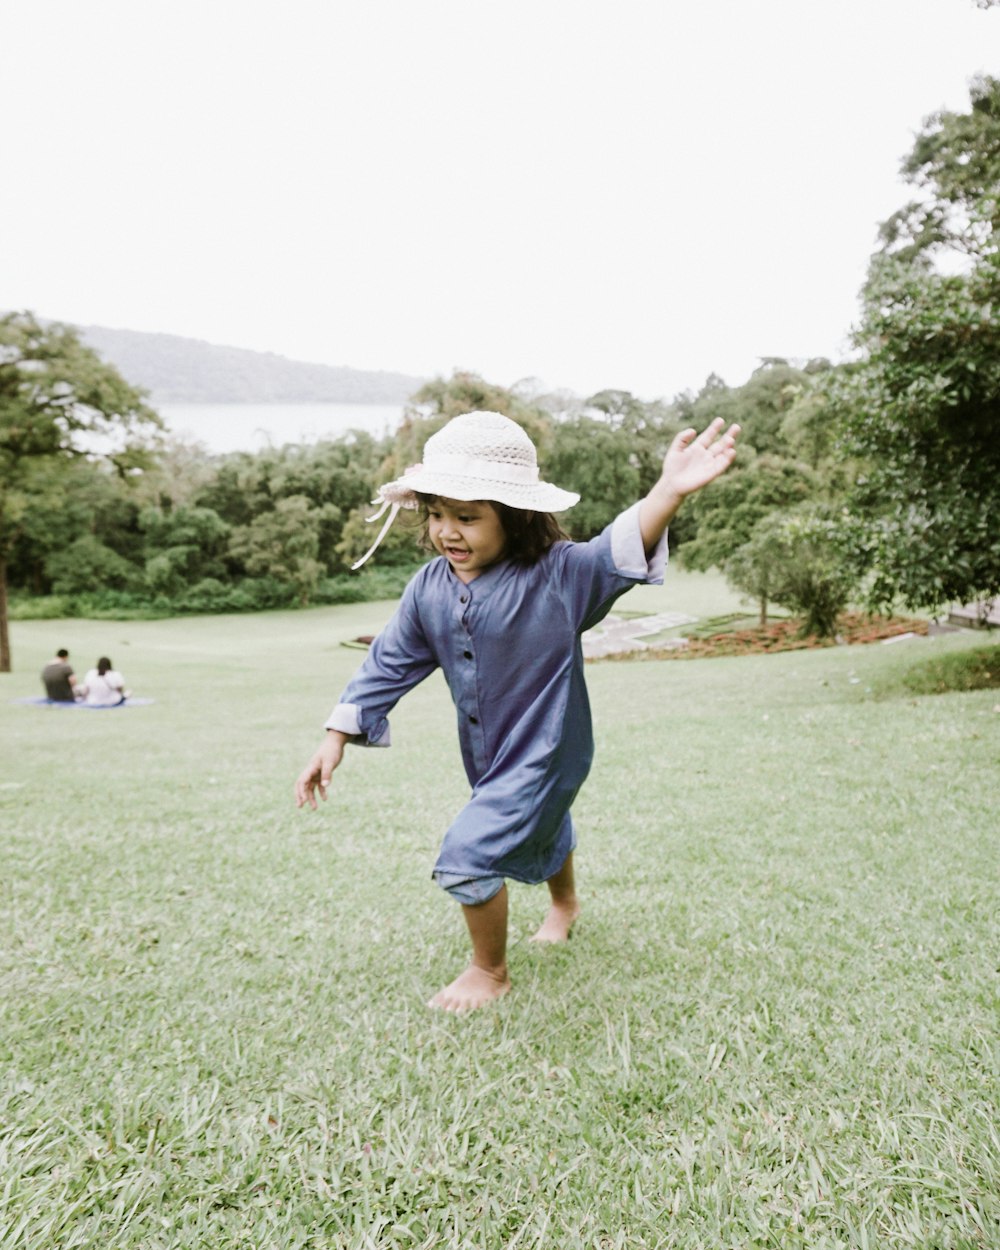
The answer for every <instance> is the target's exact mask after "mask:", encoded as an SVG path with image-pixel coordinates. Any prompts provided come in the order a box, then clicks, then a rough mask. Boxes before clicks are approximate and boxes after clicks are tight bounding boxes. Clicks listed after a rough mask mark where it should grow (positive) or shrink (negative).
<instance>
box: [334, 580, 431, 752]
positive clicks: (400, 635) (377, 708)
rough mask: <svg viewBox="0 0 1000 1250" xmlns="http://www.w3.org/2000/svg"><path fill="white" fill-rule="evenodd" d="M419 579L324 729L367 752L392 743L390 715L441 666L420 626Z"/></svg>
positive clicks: (341, 698)
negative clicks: (342, 735) (343, 735)
mask: <svg viewBox="0 0 1000 1250" xmlns="http://www.w3.org/2000/svg"><path fill="white" fill-rule="evenodd" d="M418 580H419V574H418V576H417V578H414V580H413V581H411V582H410V584H409V585H408V586H407V587H406V590H405V591H404V592H403V597H402V599H401V600H400V603H399V607H398V608H397V609H396V612H395V614H394V616H393V617H392V619H391V620H390V621H389V623H388V625H386V627H385V629H383V630H382V632H381V633H380V634H379V635H378V637H377V638H376V639H375V641H374V642H373V643H372V645H371V648H370V649H369V652H368V655H367V656H366V658H365V661H364V663H363V664H362V665H361V667H360V668H359V669H358V671H357V672H356V673H355V674H354V676H353V677H352V678H351V680H350V681H349V682H348V684H347V687H346V688H345V690H344V693H343V694H342V695H341V696H340V701H339V702H338V704H337V706H336V707H335V708H334V709H333V711H332V712H331V714H330V716H329V718H328V720H327V721H326V723H325V726H324V728H326V729H339V730H340V731H341V732H342V733H346V734H350V736H351V738H352V739H353V740H354V741H356V742H359V743H360V744H361V745H363V746H377V747H387V746H389V745H390V742H391V735H390V732H389V720H388V717H389V713H390V712H391V711H392V709H393V708H394V707H395V706H396V704H397V703H398V702H399V700H400V699H401V698H402V697H403V695H404V694H406V692H407V691H408V690H412V689H413V687H414V686H416V685H418V684H419V683H420V682H422V681H423V680H424V678H425V677H427V676H429V675H430V674H431V673H432V672H433V671H434V669H435V668H437V666H438V662H437V658H436V656H435V655H434V652H433V650H432V649H431V646H430V644H429V643H428V641H427V637H426V635H425V633H424V630H423V627H422V625H421V622H420V613H419V610H418V606H419V594H418V589H417V585H416V583H417V581H418Z"/></svg>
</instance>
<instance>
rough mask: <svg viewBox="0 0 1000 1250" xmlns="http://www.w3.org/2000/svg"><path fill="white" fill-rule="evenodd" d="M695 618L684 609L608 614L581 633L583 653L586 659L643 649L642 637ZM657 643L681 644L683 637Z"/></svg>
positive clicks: (679, 645)
mask: <svg viewBox="0 0 1000 1250" xmlns="http://www.w3.org/2000/svg"><path fill="white" fill-rule="evenodd" d="M697 620H698V618H697V617H696V616H687V615H685V614H684V613H683V612H657V614H656V615H655V616H633V617H621V616H614V615H612V616H608V617H606V618H605V619H604V620H603V621H602V622H601V624H600V625H598V626H597V627H596V628H595V629H588V630H587V632H586V633H585V634H584V635H583V654H584V656H585V657H586V658H587V659H595V658H596V657H597V656H601V655H612V654H614V653H615V652H619V651H645V649H646V647H647V645H648V644H647V643H645V642H644V641H643V639H644V638H651V637H653V636H654V635H656V634H660V633H662V632H663V631H664V630H665V629H674V628H675V627H676V626H678V625H693V624H694V623H695V622H696V621H697ZM656 645H657V646H658V647H682V646H683V645H684V640H683V639H682V638H674V639H666V640H664V639H660V640H659V641H658V642H657V643H656Z"/></svg>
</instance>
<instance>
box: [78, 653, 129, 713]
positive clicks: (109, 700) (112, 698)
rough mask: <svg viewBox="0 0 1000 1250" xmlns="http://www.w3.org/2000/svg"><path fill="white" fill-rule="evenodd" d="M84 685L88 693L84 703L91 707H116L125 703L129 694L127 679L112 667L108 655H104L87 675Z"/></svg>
mask: <svg viewBox="0 0 1000 1250" xmlns="http://www.w3.org/2000/svg"><path fill="white" fill-rule="evenodd" d="M83 685H84V689H85V691H86V695H85V697H84V703H87V704H89V705H90V707H115V706H117V704H119V703H124V702H125V698H126V695H127V694H128V691H127V690H126V689H125V678H124V677H123V676H122V675H121V673H119V672H118V670H117V669H114V668H112V667H111V661H110V660H109V659H108V657H107V656H106V655H102V656H101V658H100V659H99V660H98V661H97V667H96V668H92V669H91V670H90V671H89V672H88V673H87V675H86V677H85V678H84V679H83Z"/></svg>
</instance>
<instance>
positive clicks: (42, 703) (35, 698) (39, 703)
mask: <svg viewBox="0 0 1000 1250" xmlns="http://www.w3.org/2000/svg"><path fill="white" fill-rule="evenodd" d="M11 702H12V703H25V704H28V705H29V706H31V707H53V708H72V709H75V710H78V711H82V712H118V711H120V710H121V709H122V708H130V707H148V705H149V704H150V703H155V702H156V700H155V699H136V698H133V697H132V695H129V697H128V698H127V699H126V700H125V702H124V703H112V704H110V705H108V706H106V707H102V706H101V705H100V704H97V703H60V702H59V701H58V700H57V699H46V697H45V695H43V694H40V695H32V696H31V697H30V698H27V699H12V700H11Z"/></svg>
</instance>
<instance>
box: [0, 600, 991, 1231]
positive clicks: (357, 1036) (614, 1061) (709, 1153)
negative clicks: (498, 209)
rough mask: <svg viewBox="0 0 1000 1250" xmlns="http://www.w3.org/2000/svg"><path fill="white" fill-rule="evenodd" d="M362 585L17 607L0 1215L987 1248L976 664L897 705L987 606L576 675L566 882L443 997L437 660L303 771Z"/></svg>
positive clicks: (442, 713) (8, 722)
mask: <svg viewBox="0 0 1000 1250" xmlns="http://www.w3.org/2000/svg"><path fill="white" fill-rule="evenodd" d="M676 585H677V587H678V588H679V587H680V583H679V582H678V583H677V584H676ZM650 593H651V594H659V593H660V592H650ZM682 599H683V596H680V595H679V596H678V599H677V600H675V601H674V603H672V604H671V605H669V606H677V607H678V608H680V609H681V610H684V607H685V605H684V603H683V602H681V601H680V600H682ZM663 606H668V605H667V604H666V603H665V604H664V605H663ZM691 610H692V611H693V612H695V613H698V608H695V607H692V608H691ZM701 610H702V611H704V610H705V609H704V608H702V609H701ZM720 610H725V609H724V608H723V609H720ZM387 611H388V605H358V606H352V607H346V608H336V609H323V610H317V611H314V612H307V613H288V614H282V613H276V614H268V615H262V616H254V617H231V618H207V619H202V620H183V621H159V622H142V623H129V624H127V625H114V626H112V625H109V624H108V623H106V622H30V623H28V622H25V623H18V624H16V625H15V627H14V654H15V660H16V662H17V665H18V671H17V672H16V673H15V674H14V675H12V676H9V677H3V678H0V720H2V722H3V741H4V743H5V749H4V753H3V761H2V765H0V830H2V832H0V863H2V865H3V871H2V874H0V1059H2V1063H0V1074H2V1075H0V1247H3V1250H13V1247H18V1248H19V1250H20V1248H21V1247H24V1248H27V1247H31V1248H32V1250H34V1248H35V1247H41V1246H44V1247H49V1246H52V1247H56V1246H59V1247H62V1246H66V1247H69V1246H72V1247H81V1248H82V1247H93V1250H98V1248H100V1250H107V1248H109V1247H115V1248H117V1247H142V1248H143V1250H155V1248H158V1247H163V1248H164V1250H166V1248H168V1247H169V1248H170V1250H178V1248H180V1247H196V1246H197V1247H203V1246H204V1247H212V1248H213V1250H214V1248H218V1250H230V1248H231V1247H232V1248H235V1247H250V1246H253V1247H272V1246H273V1247H282V1248H283V1250H284V1248H286V1247H306V1246H308V1247H317V1248H318V1247H327V1246H343V1247H359V1248H360V1247H364V1246H400V1247H409V1246H427V1247H430V1246H473V1247H500V1246H513V1245H515V1244H517V1245H518V1246H521V1247H528V1246H540V1247H546V1246H554V1247H555V1246H558V1247H560V1248H561V1247H575V1246H587V1247H590V1246H593V1247H609V1246H628V1247H646V1246H650V1247H652V1246H683V1247H695V1246H698V1247H701V1246H704V1247H713V1248H716V1247H720V1246H734V1247H736V1246H738V1247H747V1246H758V1245H759V1246H765V1245H766V1246H773V1245H781V1246H783V1247H784V1246H799V1245H801V1246H808V1247H810V1248H814V1247H827V1246H830V1247H833V1246H873V1247H875V1246H877V1247H896V1246H914V1247H918V1246H919V1247H923V1246H927V1247H930V1246H933V1247H947V1246H955V1247H974V1246H992V1245H996V1244H998V1237H1000V1233H998V1227H1000V1226H998V1222H997V1221H998V1219H1000V1206H998V1199H997V1195H998V1193H1000V1142H998V1139H997V1135H996V1129H995V1121H996V1105H997V1092H998V1090H997V1076H996V1074H997V1070H998V1067H997V1053H996V1052H997V1035H996V1020H997V996H996V967H995V953H996V949H997V937H998V934H997V928H998V921H997V918H998V916H1000V906H998V898H997V893H998V890H997V873H996V845H995V823H996V802H995V799H996V763H997V734H998V727H1000V719H998V716H997V713H996V710H995V706H996V692H978V693H971V694H961V695H947V696H934V697H920V698H916V697H914V698H910V697H899V696H895V697H880V692H881V691H883V690H890V689H896V688H898V687H897V686H896V684H895V683H896V682H897V681H898V677H899V674H900V672H901V671H902V670H904V669H906V668H907V667H908V666H910V665H913V664H915V663H918V662H919V661H920V659H921V658H922V657H923V656H927V655H938V654H942V653H946V652H948V651H951V650H956V649H961V648H964V647H966V646H969V645H973V644H981V641H982V639H981V638H978V637H977V638H970V637H968V636H964V635H958V636H952V637H949V638H945V639H936V640H928V641H921V642H919V643H909V644H899V645H896V646H893V647H881V646H872V647H867V648H861V649H836V650H832V651H823V652H809V653H795V654H791V655H782V656H768V657H759V658H750V659H740V660H718V661H698V662H695V663H690V664H641V665H634V666H633V665H625V664H616V665H606V666H601V665H597V666H592V667H591V668H589V669H588V680H589V684H590V688H591V692H592V698H593V703H594V710H595V720H596V725H597V733H598V742H599V746H598V757H597V763H596V765H595V768H594V772H593V774H592V776H591V779H590V781H589V782H588V784H587V786H586V787H585V789H584V791H583V793H582V794H581V797H580V799H579V801H578V804H577V809H576V814H577V821H578V825H579V827H580V831H581V850H580V855H579V864H580V875H581V884H582V888H583V902H584V907H585V915H584V918H583V919H582V920H581V922H580V925H579V928H578V932H577V934H576V936H575V937H574V940H573V942H572V943H571V944H570V945H569V947H567V948H566V949H558V950H556V949H553V950H548V951H537V950H534V949H532V948H530V947H529V946H528V944H527V943H526V942H525V941H524V940H523V939H524V938H525V936H526V935H527V934H528V933H529V932H530V931H531V929H532V927H533V926H534V925H535V923H537V920H538V919H539V917H540V915H541V913H542V910H543V896H542V894H541V892H539V891H532V890H529V889H527V888H524V887H516V888H515V889H514V892H513V920H512V938H513V943H514V944H513V949H512V956H511V962H512V975H513V978H514V982H515V992H514V994H513V995H511V997H510V998H509V999H508V1000H506V1001H505V1002H504V1003H503V1004H502V1005H501V1006H500V1007H499V1008H498V1009H496V1010H489V1011H486V1012H483V1013H480V1014H479V1015H478V1016H474V1017H471V1018H468V1019H461V1020H456V1019H448V1018H441V1017H440V1016H437V1015H432V1014H430V1013H428V1012H427V1011H426V1010H425V1008H424V1007H423V1003H424V1000H425V999H426V997H427V996H428V994H429V993H430V992H432V991H433V990H434V989H435V988H437V986H438V985H440V984H441V983H442V982H443V981H445V980H447V979H449V978H450V977H451V976H452V975H453V974H454V972H455V971H456V970H457V969H458V968H459V967H460V966H461V964H462V962H463V961H464V959H465V953H466V952H465V944H464V939H463V937H462V932H461V924H460V920H459V918H458V915H457V910H456V909H455V908H454V907H452V906H451V905H450V904H449V902H448V900H447V899H445V898H444V897H442V896H440V895H439V894H438V892H437V891H436V890H435V889H434V887H433V886H432V885H431V884H430V882H429V880H428V875H429V872H430V867H431V864H432V862H433V857H434V854H435V849H436V845H437V841H438V838H439V835H440V832H441V829H442V828H443V826H444V824H445V823H446V822H447V820H448V818H449V814H450V813H451V812H453V811H454V809H455V807H456V805H457V804H459V803H460V802H461V801H462V798H463V795H464V793H465V789H464V784H463V781H462V778H461V775H460V766H459V762H458V753H457V748H456V745H455V741H454V734H453V729H452V712H451V708H450V704H449V701H448V697H447V692H446V691H445V689H444V688H443V685H442V684H441V683H440V682H439V681H438V680H437V679H432V680H431V681H430V682H428V683H427V684H426V685H425V686H424V687H422V688H421V689H420V690H418V691H416V692H414V694H412V695H411V696H410V697H409V698H408V699H407V700H406V701H404V703H403V704H402V705H401V706H400V708H399V709H398V711H397V713H396V715H395V717H394V734H395V738H396V745H395V746H394V747H393V749H392V750H391V751H388V752H366V753H362V752H360V751H359V752H354V753H352V755H351V757H350V759H349V761H348V764H347V765H345V768H344V769H343V770H342V773H341V775H340V777H339V778H338V784H337V786H336V787H335V792H334V794H333V797H331V801H330V803H329V804H328V805H327V807H326V808H325V809H323V810H322V811H321V813H319V814H318V815H312V814H306V813H297V812H295V811H294V809H293V808H292V806H291V801H290V790H291V781H292V779H293V778H294V775H295V773H296V772H297V771H298V769H299V767H300V766H301V764H302V762H303V761H304V758H305V757H306V756H307V755H308V754H309V753H310V751H311V750H312V748H313V745H314V743H315V742H316V740H317V739H318V726H319V725H320V724H321V722H322V719H323V717H324V716H325V714H326V712H327V710H328V707H329V705H330V704H331V703H332V701H333V698H334V696H335V695H336V693H337V691H338V689H339V687H340V685H341V684H342V682H343V681H344V680H345V679H346V677H347V676H348V674H349V673H350V671H351V670H352V669H353V668H354V666H355V665H356V664H357V662H358V659H359V654H358V652H356V651H350V650H347V649H345V648H342V647H340V646H339V645H338V644H339V642H340V640H341V639H344V638H349V637H352V636H354V635H355V634H358V633H366V632H370V631H371V630H372V629H373V628H377V627H378V625H379V624H380V623H381V621H382V620H384V619H385V616H386V613H387ZM699 614H700V613H699ZM59 645H65V646H69V647H70V648H71V650H72V651H73V659H74V661H75V662H76V663H77V667H78V669H80V670H83V669H84V668H86V667H88V666H89V664H90V663H91V662H92V659H93V658H94V657H96V656H97V655H98V654H99V653H110V655H111V656H112V657H113V659H114V660H115V662H116V664H117V666H118V667H120V668H121V669H122V670H123V671H124V672H125V673H126V675H127V678H128V680H129V682H130V684H131V685H132V686H133V688H134V689H135V690H136V692H137V693H142V694H148V695H151V696H153V697H155V699H156V703H155V704H154V705H153V706H151V707H146V708H135V709H133V710H130V711H122V712H111V713H86V712H77V711H68V712H58V711H55V712H53V711H49V710H43V709H35V708H26V707H22V706H17V705H13V704H11V703H10V702H9V700H10V699H12V698H14V697H16V696H18V695H22V694H33V693H35V691H36V689H37V688H38V679H37V670H38V669H39V668H40V667H41V665H42V663H43V662H44V661H45V660H46V659H47V658H48V656H49V655H50V654H51V653H52V651H53V650H54V648H55V647H57V646H59Z"/></svg>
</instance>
